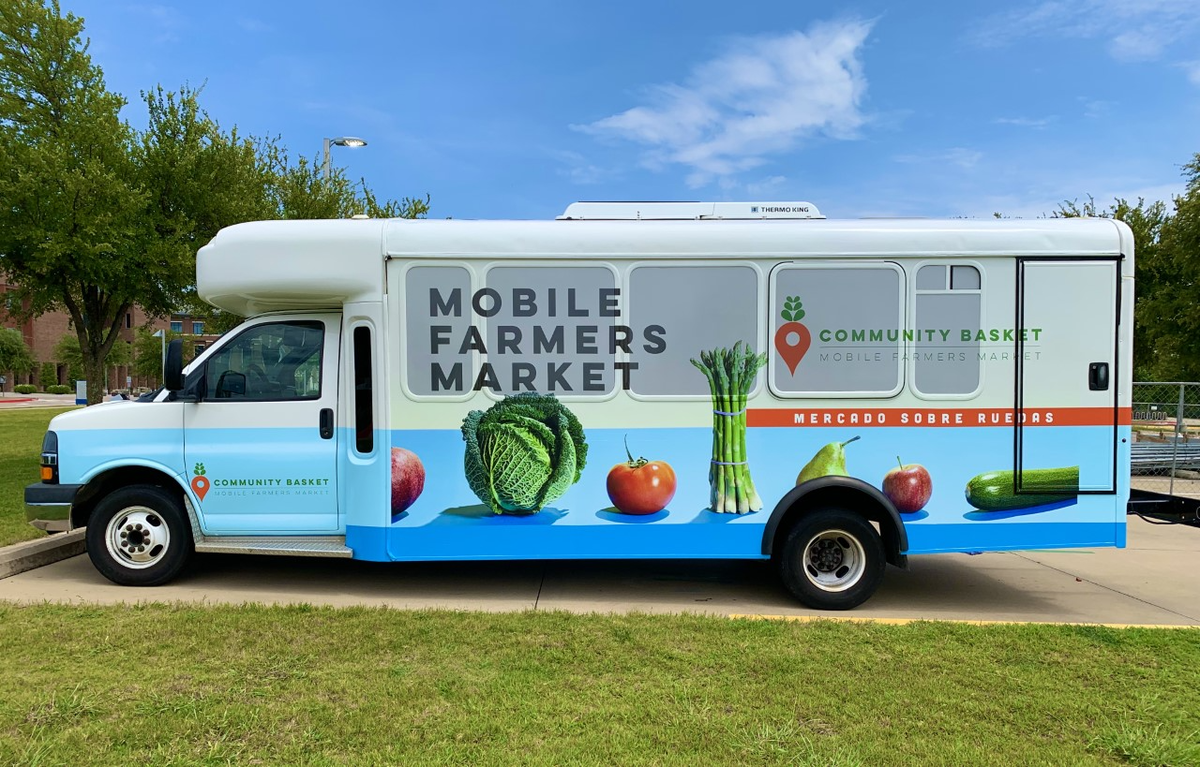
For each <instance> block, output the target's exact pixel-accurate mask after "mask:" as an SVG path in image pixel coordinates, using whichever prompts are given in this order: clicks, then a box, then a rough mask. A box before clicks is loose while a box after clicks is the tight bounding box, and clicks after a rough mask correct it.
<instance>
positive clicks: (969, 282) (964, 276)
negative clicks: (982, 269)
mask: <svg viewBox="0 0 1200 767" xmlns="http://www.w3.org/2000/svg"><path fill="white" fill-rule="evenodd" d="M979 280H980V278H979V270H978V269H976V268H975V267H973V266H952V267H950V288H951V289H952V290H979V286H980V281H979Z"/></svg>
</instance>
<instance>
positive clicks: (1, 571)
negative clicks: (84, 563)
mask: <svg viewBox="0 0 1200 767" xmlns="http://www.w3.org/2000/svg"><path fill="white" fill-rule="evenodd" d="M86 532H87V529H86V528H82V527H81V528H79V529H78V530H72V531H71V532H69V533H55V534H54V535H48V536H46V537H45V538H38V539H36V540H32V541H24V542H22V543H15V544H13V545H12V546H5V547H4V548H0V580H4V579H5V578H8V577H9V576H12V575H16V574H17V573H23V572H25V571H26V570H33V569H34V568H37V567H42V566H43V565H49V564H53V563H55V562H58V561H59V560H61V559H67V558H69V557H73V556H76V555H78V554H82V553H83V552H85V551H87V543H86V542H85V541H84V534H85V533H86Z"/></svg>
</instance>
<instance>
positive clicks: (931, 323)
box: [912, 267, 982, 394]
mask: <svg viewBox="0 0 1200 767" xmlns="http://www.w3.org/2000/svg"><path fill="white" fill-rule="evenodd" d="M957 268H958V267H955V269H957ZM976 276H978V273H977V274H976ZM916 301H917V326H916V330H917V331H918V334H919V335H918V338H920V340H919V341H915V342H914V343H913V346H912V349H913V357H914V359H913V364H914V365H916V372H915V373H914V376H913V382H914V384H915V386H916V389H917V391H919V392H921V393H922V394H970V393H971V392H973V391H975V389H976V388H978V386H979V342H978V341H975V340H974V338H975V334H976V332H977V331H978V330H979V325H980V311H981V304H982V296H980V295H979V294H978V293H964V294H962V295H952V294H949V293H941V294H936V295H920V294H918V295H917V298H916ZM926 331H933V333H932V335H931V334H929V333H928V332H926ZM963 331H968V332H969V333H970V337H971V339H972V340H968V341H964V340H963V338H962V334H963Z"/></svg>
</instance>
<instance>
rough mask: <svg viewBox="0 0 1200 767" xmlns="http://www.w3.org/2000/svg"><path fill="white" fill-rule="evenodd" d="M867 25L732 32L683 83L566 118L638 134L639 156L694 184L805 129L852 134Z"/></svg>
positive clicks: (782, 148)
mask: <svg viewBox="0 0 1200 767" xmlns="http://www.w3.org/2000/svg"><path fill="white" fill-rule="evenodd" d="M871 26H872V22H867V21H858V20H852V21H843V22H830V23H821V24H816V25H814V26H813V27H811V28H810V29H809V30H808V31H807V32H798V31H797V32H789V33H786V34H782V35H773V36H763V37H753V38H740V39H738V40H735V41H733V42H732V43H731V45H730V46H729V48H728V50H727V52H726V53H724V54H722V55H721V56H718V57H717V58H714V59H712V60H710V61H706V62H704V63H701V64H699V65H697V66H695V67H694V68H693V69H692V72H691V74H690V75H689V77H688V78H687V80H686V81H685V82H684V83H683V84H676V83H668V84H663V85H657V86H653V87H652V88H650V89H649V90H648V91H647V93H646V97H645V99H644V103H643V104H642V105H640V106H635V107H633V108H631V109H627V110H625V111H624V112H621V113H619V114H615V115H611V116H609V117H605V118H604V119H602V120H597V121H596V122H593V123H590V124H588V125H578V126H572V127H574V128H575V129H577V130H580V131H583V132H585V133H588V134H590V135H593V136H597V137H611V138H617V139H624V140H627V141H633V142H635V143H638V144H642V145H644V146H646V147H648V150H647V152H646V153H645V154H644V155H643V157H642V163H643V164H644V165H646V166H647V167H650V168H652V169H656V170H657V169H662V168H665V167H668V166H671V165H682V166H685V167H687V168H689V169H690V173H689V174H688V176H687V183H688V184H689V185H690V186H693V187H697V186H703V185H705V184H707V183H709V182H711V181H712V180H713V179H714V178H727V177H730V176H734V175H736V174H738V173H740V172H743V171H746V170H749V169H751V168H755V167H758V166H760V165H763V164H764V163H765V162H766V161H767V158H768V157H770V156H772V155H776V154H779V153H782V152H786V151H789V150H792V149H794V148H796V146H797V145H799V144H800V142H801V141H802V140H804V139H806V138H810V137H813V136H818V135H823V136H828V137H831V138H837V139H847V138H853V137H854V136H855V135H856V133H857V131H858V129H859V128H860V127H861V126H862V125H863V123H864V122H865V117H864V116H863V113H862V111H861V109H860V104H861V101H862V98H863V95H864V94H865V92H866V89H867V81H866V77H865V76H864V75H863V72H862V62H861V61H860V59H859V54H860V51H861V49H862V46H863V43H864V41H865V40H866V38H867V35H868V33H869V32H870V31H871Z"/></svg>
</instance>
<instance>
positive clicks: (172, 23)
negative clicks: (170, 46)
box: [127, 4, 186, 44]
mask: <svg viewBox="0 0 1200 767" xmlns="http://www.w3.org/2000/svg"><path fill="white" fill-rule="evenodd" d="M127 10H129V11H131V12H133V13H135V14H138V15H140V16H144V17H146V18H147V19H149V20H150V21H152V22H153V23H154V25H155V26H156V27H158V34H156V35H155V36H154V42H156V43H159V44H165V43H177V42H179V31H180V29H181V28H183V27H184V26H185V25H186V21H185V19H184V17H183V14H182V13H181V12H180V11H179V10H178V9H177V8H172V7H171V6H169V5H162V4H149V5H130V6H127Z"/></svg>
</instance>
